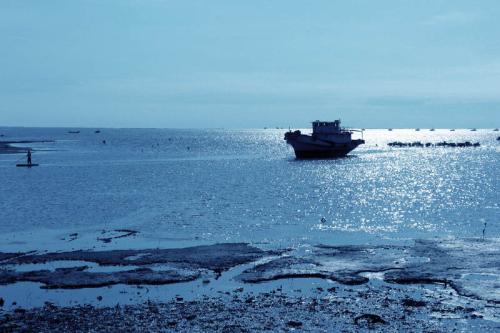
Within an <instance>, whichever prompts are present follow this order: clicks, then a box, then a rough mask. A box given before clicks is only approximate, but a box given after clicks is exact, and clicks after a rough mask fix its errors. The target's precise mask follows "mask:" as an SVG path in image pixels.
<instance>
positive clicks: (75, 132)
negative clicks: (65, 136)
mask: <svg viewBox="0 0 500 333" xmlns="http://www.w3.org/2000/svg"><path fill="white" fill-rule="evenodd" d="M68 133H69V134H80V131H68Z"/></svg>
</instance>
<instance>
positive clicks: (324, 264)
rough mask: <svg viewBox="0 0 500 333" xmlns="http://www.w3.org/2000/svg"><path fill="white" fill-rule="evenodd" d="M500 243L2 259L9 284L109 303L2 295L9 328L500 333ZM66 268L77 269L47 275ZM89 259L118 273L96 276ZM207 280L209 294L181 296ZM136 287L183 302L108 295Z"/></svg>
mask: <svg viewBox="0 0 500 333" xmlns="http://www.w3.org/2000/svg"><path fill="white" fill-rule="evenodd" d="M498 243H499V240H497V239H486V240H482V239H446V240H425V241H423V240H419V241H415V243H414V244H413V245H409V246H394V245H376V246H352V245H350V246H326V245H317V246H315V247H313V249H312V251H308V252H307V253H301V252H297V251H296V250H293V249H285V250H280V251H272V250H271V251H269V250H267V251H265V250H262V249H259V248H257V247H255V246H251V245H249V244H244V243H228V244H214V245H207V246H194V247H187V248H181V249H144V250H105V251H83V250H79V251H69V252H53V253H43V252H36V253H34V252H30V253H0V260H1V262H0V266H1V267H0V284H2V285H6V286H7V287H8V286H9V285H15V284H17V283H20V282H21V281H29V282H37V283H39V284H40V288H48V289H50V290H54V289H55V290H61V291H63V290H68V289H70V290H78V289H82V288H83V289H82V290H88V291H90V290H92V291H93V292H94V293H95V294H96V295H97V296H96V297H95V301H94V302H93V304H85V303H84V302H78V303H77V304H74V305H71V306H68V305H54V304H52V303H50V302H48V301H47V302H46V304H45V305H44V306H42V307H27V308H26V307H22V306H18V305H17V304H14V303H15V302H13V301H12V299H6V298H5V299H4V298H1V299H0V304H1V307H0V309H1V312H0V330H1V331H24V330H27V331H30V330H36V331H42V332H43V331H144V330H149V331H186V332H187V331H200V332H202V331H225V332H245V331H289V330H304V331H359V330H375V331H408V330H411V331H443V332H445V331H446V332H448V331H453V330H460V331H483V332H495V331H498V329H499V328H500V295H499V290H500V288H499V286H498V283H499V282H498V281H499V279H498V277H499V276H500V267H499V265H498V262H499V261H500V260H499V259H500V250H499V246H498V245H499V244H498ZM54 262H61V263H63V262H64V263H66V264H67V265H68V266H67V267H62V268H56V269H53V270H50V269H40V268H41V267H43V265H46V264H48V263H54ZM72 263H73V264H72ZM82 263H83V265H82ZM85 263H88V265H90V264H91V263H92V264H94V265H98V266H99V267H112V268H113V270H112V271H108V272H99V271H94V270H92V269H89V267H88V266H87V265H85ZM30 265H31V266H30ZM23 267H24V268H23ZM26 267H29V268H31V269H26ZM34 267H38V268H39V269H34ZM189 281H191V282H189ZM198 281H199V282H198ZM218 281H220V282H219V283H218ZM313 281H324V282H322V283H319V284H318V283H316V284H314V283H312V282H313ZM196 283H198V285H199V284H202V285H203V286H205V288H206V289H204V290H205V292H197V293H196V294H193V291H191V294H189V293H188V294H185V293H184V294H183V293H182V292H181V290H182V288H184V289H186V288H188V289H189V286H191V288H194V287H193V286H194V284H196ZM127 284H129V285H133V286H135V287H136V288H138V289H137V290H138V291H137V293H139V292H141V290H143V288H145V289H146V290H147V289H148V288H150V287H148V286H152V285H163V284H165V285H167V286H166V287H167V288H170V291H171V294H170V295H168V294H167V293H160V294H159V295H157V297H154V298H153V297H152V300H150V299H149V296H147V295H148V294H147V291H146V292H145V293H146V296H145V297H146V298H142V301H136V302H132V304H120V301H119V300H116V299H114V298H113V296H112V294H110V293H108V291H109V290H110V289H108V288H111V287H108V288H103V286H113V285H116V286H119V285H127ZM229 285H230V286H231V287H228V286H229ZM176 286H179V287H176ZM88 288H91V289H88ZM228 288H230V289H228ZM70 290H68V291H67V292H71V291H70ZM124 292H125V293H129V294H132V293H135V292H134V291H132V289H128V290H126V291H124ZM186 295H191V296H190V298H189V299H188V298H187V297H186ZM0 297H2V295H0ZM101 302H102V304H103V305H101ZM115 302H116V303H115ZM105 304H107V305H105Z"/></svg>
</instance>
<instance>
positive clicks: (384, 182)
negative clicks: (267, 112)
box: [0, 128, 500, 245]
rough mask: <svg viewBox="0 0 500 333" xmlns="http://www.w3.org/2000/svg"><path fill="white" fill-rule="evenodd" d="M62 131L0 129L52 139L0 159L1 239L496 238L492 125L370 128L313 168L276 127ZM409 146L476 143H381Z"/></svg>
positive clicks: (283, 241)
mask: <svg viewBox="0 0 500 333" xmlns="http://www.w3.org/2000/svg"><path fill="white" fill-rule="evenodd" d="M67 131H68V130H67V129H32V128H4V129H0V133H3V134H5V137H4V138H2V139H4V140H10V139H55V140H56V141H55V143H43V144H35V145H34V147H35V148H37V149H39V150H38V151H37V152H36V153H35V154H34V156H33V157H34V160H35V161H36V162H37V163H40V164H41V166H40V167H38V168H33V169H31V170H28V169H21V168H15V167H14V165H15V161H16V160H17V159H19V158H21V157H22V156H20V155H0V184H1V185H0V232H2V233H5V234H9V233H11V234H12V233H16V232H19V231H23V232H32V233H33V234H38V235H42V234H43V233H44V232H46V231H47V230H48V231H50V230H52V231H54V230H56V231H61V232H63V231H64V232H66V231H67V232H70V231H71V230H79V231H81V230H91V231H95V230H101V229H110V228H135V229H137V230H139V231H140V234H141V235H142V237H143V238H144V239H149V240H154V241H158V243H160V242H162V241H165V242H167V241H168V242H176V241H178V242H184V243H185V242H194V243H205V242H206V243H213V242H222V241H250V242H254V243H268V244H272V245H276V244H279V245H297V244H304V243H310V244H316V243H348V242H349V243H353V242H354V243H355V242H377V241H378V240H381V239H383V240H384V241H386V240H387V239H391V240H405V239H413V238H422V237H423V238H429V237H436V236H437V237H444V236H459V237H480V236H481V235H482V230H483V229H484V224H485V223H486V236H492V237H493V236H495V237H498V236H499V235H500V227H499V220H500V210H499V208H500V207H499V205H500V200H499V199H500V194H499V193H500V191H499V185H500V177H499V176H500V173H499V166H500V159H499V157H500V142H499V141H497V140H496V138H497V136H498V135H500V134H498V133H499V132H493V131H492V130H491V129H490V130H478V131H476V132H472V131H469V130H456V131H454V132H451V131H449V130H444V129H437V130H436V131H433V132H431V131H429V130H421V131H420V132H417V131H415V130H405V129H395V130H393V131H392V132H390V131H387V130H367V131H365V132H364V139H365V140H366V142H367V144H366V145H363V146H361V147H359V148H358V149H356V150H355V151H353V152H352V153H351V154H350V156H349V157H347V158H343V159H336V160H315V161H297V160H295V159H294V155H293V150H292V149H291V148H290V147H288V146H287V145H286V143H285V141H284V140H283V134H284V130H170V129H103V130H102V132H101V133H99V134H95V133H94V131H93V130H90V129H81V133H80V134H68V133H67ZM306 131H307V130H306ZM102 140H106V142H107V143H106V144H103V143H102ZM417 140H420V141H422V142H439V141H443V140H446V141H449V142H459V141H471V142H480V143H481V145H482V146H481V147H480V148H390V147H388V146H387V143H388V142H390V141H417ZM322 218H324V220H326V221H325V222H322V221H321V220H322Z"/></svg>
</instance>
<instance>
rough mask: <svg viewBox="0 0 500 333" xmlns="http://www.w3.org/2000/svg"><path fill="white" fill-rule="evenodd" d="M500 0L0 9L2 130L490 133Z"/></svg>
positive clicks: (18, 3)
mask: <svg viewBox="0 0 500 333" xmlns="http://www.w3.org/2000/svg"><path fill="white" fill-rule="evenodd" d="M499 17H500V1H494V0H491V1H488V0H478V1H460V0H448V1H439V0H433V1H425V0H420V1H410V0H399V1H370V0H365V1H360V0H353V1H335V0H326V1H319V0H318V1H290V0H287V1H271V0H266V1H259V0H255V1H234V0H232V1H218V0H213V1H208V0H207V1H173V0H86V1H78V0H72V1H67V0H50V1H38V0H32V1H29V0H2V1H0V40H1V41H2V46H1V50H0V125H4V126H89V127H93V126H95V127H188V128H196V127H226V128H230V127H236V128H241V127H264V126H286V127H287V126H289V125H290V126H292V127H299V126H308V122H309V121H311V120H314V119H326V120H329V119H335V118H339V117H340V118H342V119H343V121H344V123H345V124H346V125H350V126H359V127H367V128H369V127H457V128H459V127H500V21H499V20H498V18H499Z"/></svg>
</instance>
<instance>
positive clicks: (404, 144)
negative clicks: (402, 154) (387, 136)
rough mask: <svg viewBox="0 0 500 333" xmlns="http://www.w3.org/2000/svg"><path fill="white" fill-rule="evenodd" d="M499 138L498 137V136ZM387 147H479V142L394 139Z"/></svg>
mask: <svg viewBox="0 0 500 333" xmlns="http://www.w3.org/2000/svg"><path fill="white" fill-rule="evenodd" d="M499 138H500V137H499ZM387 145H388V146H389V147H397V148H405V147H418V148H424V147H426V148H429V147H460V148H462V147H480V146H481V144H480V143H479V142H476V143H472V142H470V141H465V142H457V143H455V142H446V141H442V142H438V143H430V142H427V143H422V142H420V141H414V142H400V141H394V142H389V143H388V144H387Z"/></svg>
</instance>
